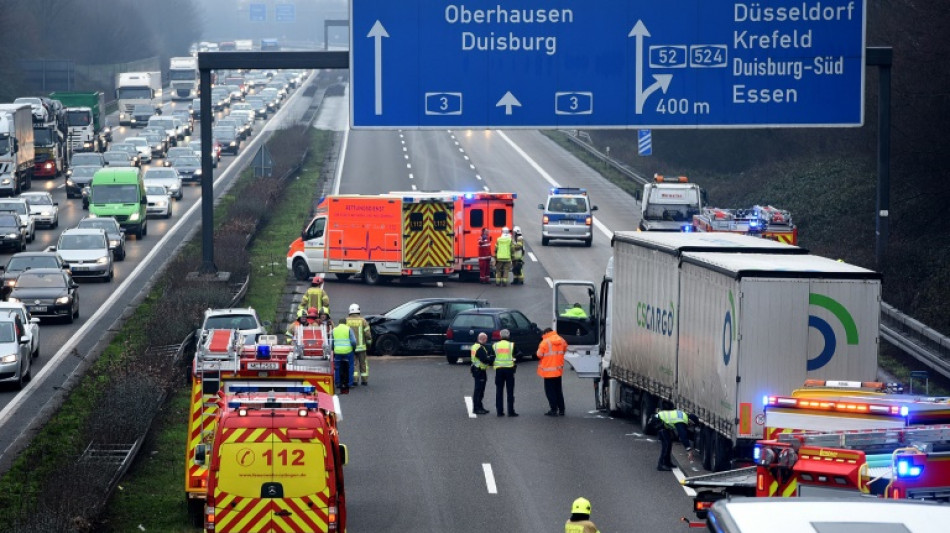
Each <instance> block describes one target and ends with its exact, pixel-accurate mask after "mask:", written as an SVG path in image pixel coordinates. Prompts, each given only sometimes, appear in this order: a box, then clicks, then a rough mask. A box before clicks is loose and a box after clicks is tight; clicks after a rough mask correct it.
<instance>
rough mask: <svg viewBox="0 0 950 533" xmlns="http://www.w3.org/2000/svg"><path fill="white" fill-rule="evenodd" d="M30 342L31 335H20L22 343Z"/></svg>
mask: <svg viewBox="0 0 950 533" xmlns="http://www.w3.org/2000/svg"><path fill="white" fill-rule="evenodd" d="M29 343H30V338H29V337H27V336H26V335H24V336H22V337H20V344H29Z"/></svg>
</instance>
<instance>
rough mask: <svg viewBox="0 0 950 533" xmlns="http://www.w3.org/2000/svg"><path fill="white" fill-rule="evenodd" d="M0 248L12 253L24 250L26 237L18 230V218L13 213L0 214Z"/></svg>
mask: <svg viewBox="0 0 950 533" xmlns="http://www.w3.org/2000/svg"><path fill="white" fill-rule="evenodd" d="M0 248H2V249H6V248H9V249H12V250H13V251H14V252H22V251H23V250H26V235H24V234H23V230H21V229H20V217H18V216H17V215H15V214H13V213H0Z"/></svg>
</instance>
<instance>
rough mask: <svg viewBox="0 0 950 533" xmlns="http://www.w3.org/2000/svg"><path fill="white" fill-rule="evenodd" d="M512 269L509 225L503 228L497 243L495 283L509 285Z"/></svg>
mask: <svg viewBox="0 0 950 533" xmlns="http://www.w3.org/2000/svg"><path fill="white" fill-rule="evenodd" d="M510 271H511V234H510V233H509V230H508V228H507V227H504V228H502V229H501V237H498V241H497V242H496V243H495V285H498V286H499V287H501V286H502V285H504V286H507V285H508V272H510Z"/></svg>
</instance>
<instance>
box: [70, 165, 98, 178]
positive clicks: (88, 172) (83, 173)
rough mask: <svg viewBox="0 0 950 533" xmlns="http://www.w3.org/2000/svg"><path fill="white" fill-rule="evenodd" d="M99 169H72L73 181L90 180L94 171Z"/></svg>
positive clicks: (88, 167)
mask: <svg viewBox="0 0 950 533" xmlns="http://www.w3.org/2000/svg"><path fill="white" fill-rule="evenodd" d="M100 168H101V167H98V166H95V167H91V166H85V167H73V179H75V178H91V177H92V176H93V175H95V173H96V171H97V170H99V169H100Z"/></svg>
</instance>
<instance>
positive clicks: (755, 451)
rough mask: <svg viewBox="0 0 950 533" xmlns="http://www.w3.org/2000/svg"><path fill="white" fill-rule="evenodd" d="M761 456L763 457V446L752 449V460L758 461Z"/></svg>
mask: <svg viewBox="0 0 950 533" xmlns="http://www.w3.org/2000/svg"><path fill="white" fill-rule="evenodd" d="M760 457H762V447H761V446H756V447H755V449H753V450H752V460H753V461H756V462H758V461H759V458H760Z"/></svg>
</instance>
